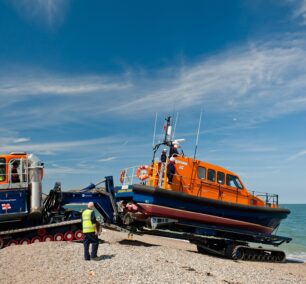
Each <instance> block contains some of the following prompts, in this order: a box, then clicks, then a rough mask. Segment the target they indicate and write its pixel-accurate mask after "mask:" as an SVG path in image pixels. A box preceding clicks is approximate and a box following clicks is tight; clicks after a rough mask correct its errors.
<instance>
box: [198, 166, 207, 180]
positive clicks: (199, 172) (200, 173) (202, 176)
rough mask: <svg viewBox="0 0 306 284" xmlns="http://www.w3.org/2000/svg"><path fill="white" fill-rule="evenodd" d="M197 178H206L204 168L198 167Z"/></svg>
mask: <svg viewBox="0 0 306 284" xmlns="http://www.w3.org/2000/svg"><path fill="white" fill-rule="evenodd" d="M198 178H200V179H205V178H206V168H204V167H198Z"/></svg>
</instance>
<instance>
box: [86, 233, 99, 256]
mask: <svg viewBox="0 0 306 284" xmlns="http://www.w3.org/2000/svg"><path fill="white" fill-rule="evenodd" d="M83 244H84V257H85V260H90V258H95V257H97V252H98V247H99V239H98V237H97V236H96V235H95V233H86V234H84V237H83ZM90 244H91V254H90V255H89V245H90Z"/></svg>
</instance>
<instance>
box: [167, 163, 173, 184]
mask: <svg viewBox="0 0 306 284" xmlns="http://www.w3.org/2000/svg"><path fill="white" fill-rule="evenodd" d="M174 164H175V159H174V158H173V157H171V158H170V160H169V163H168V166H167V178H168V183H169V184H172V180H173V176H174V174H175V166H174Z"/></svg>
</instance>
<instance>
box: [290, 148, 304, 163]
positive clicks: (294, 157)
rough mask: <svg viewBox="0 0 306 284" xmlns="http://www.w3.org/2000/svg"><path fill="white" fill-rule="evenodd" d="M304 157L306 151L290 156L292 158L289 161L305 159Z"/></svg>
mask: <svg viewBox="0 0 306 284" xmlns="http://www.w3.org/2000/svg"><path fill="white" fill-rule="evenodd" d="M303 156H306V150H303V151H300V152H298V153H296V154H294V155H292V156H290V157H289V158H288V160H289V161H291V160H295V159H298V158H300V157H303Z"/></svg>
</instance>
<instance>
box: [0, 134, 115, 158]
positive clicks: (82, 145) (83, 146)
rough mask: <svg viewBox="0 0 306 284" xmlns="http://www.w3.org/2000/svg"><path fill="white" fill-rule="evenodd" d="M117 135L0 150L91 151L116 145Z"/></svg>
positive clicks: (20, 145)
mask: <svg viewBox="0 0 306 284" xmlns="http://www.w3.org/2000/svg"><path fill="white" fill-rule="evenodd" d="M118 141H120V139H118V137H105V138H97V139H89V140H77V141H63V142H49V143H48V142H46V143H41V144H28V143H25V144H24V143H22V144H18V145H16V144H15V145H2V146H1V151H3V152H15V151H23V152H27V153H30V152H34V153H37V154H53V153H59V152H65V153H68V152H70V153H71V152H73V151H81V150H82V151H83V152H85V151H93V147H94V146H99V147H101V146H102V145H114V147H115V146H116V145H118Z"/></svg>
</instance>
